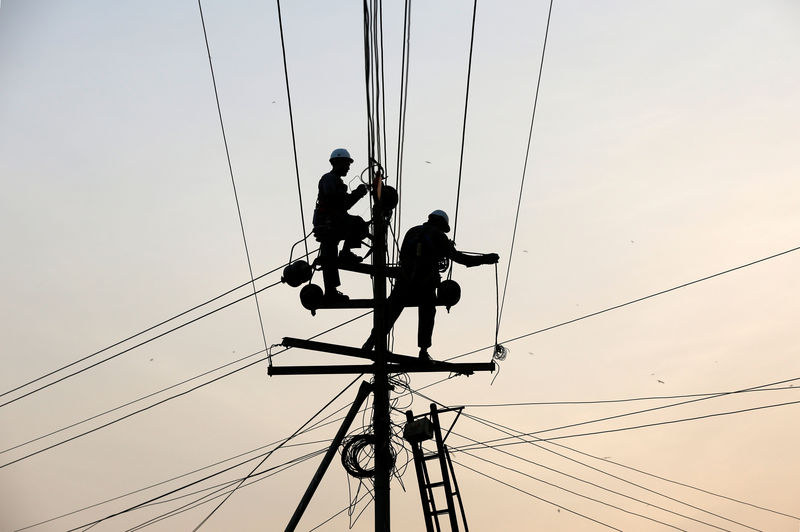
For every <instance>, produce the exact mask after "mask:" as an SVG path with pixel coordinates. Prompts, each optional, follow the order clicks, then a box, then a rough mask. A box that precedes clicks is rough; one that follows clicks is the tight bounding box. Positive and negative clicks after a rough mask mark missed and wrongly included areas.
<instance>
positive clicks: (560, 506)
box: [452, 460, 622, 532]
mask: <svg viewBox="0 0 800 532" xmlns="http://www.w3.org/2000/svg"><path fill="white" fill-rule="evenodd" d="M452 462H453V463H454V464H457V465H460V466H461V467H463V468H464V469H468V470H470V471H472V472H473V473H477V474H479V475H481V476H484V477H486V478H488V479H491V480H494V481H495V482H497V483H498V484H502V485H503V486H506V487H508V488H511V489H514V490H517V491H518V492H520V493H523V494H525V495H527V496H529V497H533V498H534V499H536V500H538V501H541V502H543V503H546V504H550V505H553V506H555V507H556V508H561V509H562V510H564V511H565V512H569V513H571V514H573V515H577V516H578V517H583V518H584V519H588V520H589V521H592V522H594V523H597V524H598V525H602V526H604V527H606V528H610V529H611V530H617V531H618V532H622V530H621V529H619V528H616V527H613V526H611V525H609V524H608V523H604V522H602V521H599V520H597V519H594V518H592V517H589V516H588V515H584V514H582V513H580V512H577V511H575V510H571V509H569V508H567V507H566V506H563V505H561V504H558V503H555V502H553V501H549V500H547V499H545V498H543V497H539V496H538V495H534V494H533V493H531V492H529V491H525V490H524V489H522V488H519V487H517V486H514V485H513V484H511V483H509V482H505V481H503V480H500V479H499V478H497V477H493V476H491V475H489V474H488V473H484V472H482V471H478V470H477V469H475V468H472V467H470V466H468V465H466V464H464V463H462V462H459V461H457V460H453V461H452Z"/></svg>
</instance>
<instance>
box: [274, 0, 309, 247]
mask: <svg viewBox="0 0 800 532" xmlns="http://www.w3.org/2000/svg"><path fill="white" fill-rule="evenodd" d="M276 4H277V5H278V29H279V30H280V35H281V52H283V74H284V79H285V80H286V100H287V102H288V104H289V127H290V129H291V132H292V153H293V154H294V172H295V175H296V176H297V196H298V198H299V200H300V223H301V224H302V227H303V234H304V235H307V234H308V232H307V231H306V216H305V214H304V213H303V192H302V190H301V188H300V166H299V164H298V162H297V139H296V137H295V133H294V114H293V113H292V92H291V91H290V90H289V67H288V66H287V63H286V42H285V40H284V37H283V17H282V16H281V0H276ZM306 238H307V237H305V238H304V239H303V245H304V246H305V248H306V255H308V243H307V242H306Z"/></svg>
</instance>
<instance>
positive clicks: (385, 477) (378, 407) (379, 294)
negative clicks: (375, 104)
mask: <svg viewBox="0 0 800 532" xmlns="http://www.w3.org/2000/svg"><path fill="white" fill-rule="evenodd" d="M370 172H372V170H370ZM372 184H373V186H372V191H373V199H374V201H373V204H372V265H373V266H374V268H375V274H374V276H373V278H372V282H373V297H374V299H375V312H374V314H373V316H374V321H373V323H374V325H373V335H374V336H373V338H374V339H375V382H374V387H375V388H374V392H373V393H374V402H373V407H372V423H373V424H372V430H373V431H374V435H375V531H376V532H389V530H390V529H391V522H390V508H389V506H390V505H389V502H390V499H391V497H390V495H389V483H390V479H391V475H392V465H393V464H392V451H391V421H390V419H389V373H388V368H387V364H386V358H387V353H388V350H389V349H388V341H387V337H388V334H387V333H388V331H387V330H386V219H385V218H384V216H383V202H382V201H381V192H382V190H381V188H382V185H383V182H382V181H381V175H380V174H375V175H374V176H373V181H372Z"/></svg>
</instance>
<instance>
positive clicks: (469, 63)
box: [450, 0, 478, 274]
mask: <svg viewBox="0 0 800 532" xmlns="http://www.w3.org/2000/svg"><path fill="white" fill-rule="evenodd" d="M477 11H478V0H474V1H473V2H472V30H471V31H470V37H469V60H468V61H467V89H466V94H465V96H464V123H463V124H462V126H461V155H460V157H459V160H458V185H457V187H456V211H455V216H454V218H453V241H455V239H456V233H457V232H458V204H459V200H460V199H461V172H462V169H463V167H464V141H465V139H466V136H467V109H468V108H469V83H470V79H471V78H472V50H473V48H474V46H475V15H476V14H477ZM452 272H453V265H452V264H451V265H450V273H451V274H452Z"/></svg>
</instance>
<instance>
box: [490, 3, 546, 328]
mask: <svg viewBox="0 0 800 532" xmlns="http://www.w3.org/2000/svg"><path fill="white" fill-rule="evenodd" d="M552 13H553V0H550V7H549V9H548V10H547V24H546V25H545V29H544V41H543V42H542V59H541V61H540V62H539V76H538V77H537V79H536V92H535V94H534V97H533V111H532V112H531V127H530V130H529V131H528V147H527V148H526V149H525V163H524V164H523V165H522V179H521V180H520V183H519V197H518V199H517V212H516V214H515V215H514V230H513V231H512V233H511V250H510V251H509V252H508V266H507V268H506V279H505V281H504V282H503V299H502V301H501V303H500V312H499V315H498V318H497V328H498V329H499V328H500V320H501V319H502V318H503V307H504V306H505V304H506V290H507V289H508V277H509V276H510V275H511V261H512V259H513V258H514V242H515V241H516V238H517V224H518V222H519V209H520V206H521V205H522V191H523V190H524V188H525V175H526V173H527V171H528V156H529V155H530V152H531V140H532V139H533V123H534V120H535V119H536V106H537V104H538V103H539V88H540V87H541V85H542V70H544V54H545V51H546V50H547V36H548V35H549V34H550V15H551V14H552Z"/></svg>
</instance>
